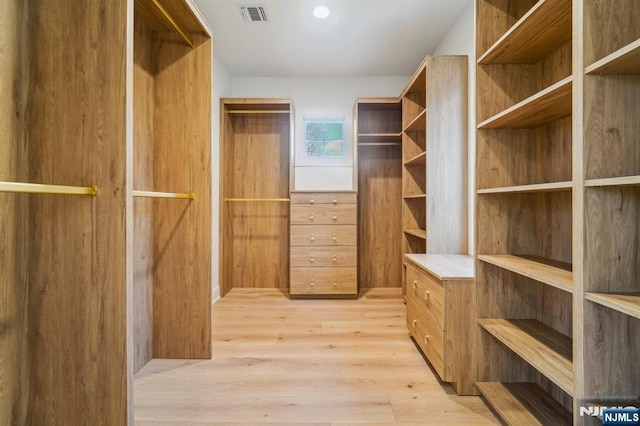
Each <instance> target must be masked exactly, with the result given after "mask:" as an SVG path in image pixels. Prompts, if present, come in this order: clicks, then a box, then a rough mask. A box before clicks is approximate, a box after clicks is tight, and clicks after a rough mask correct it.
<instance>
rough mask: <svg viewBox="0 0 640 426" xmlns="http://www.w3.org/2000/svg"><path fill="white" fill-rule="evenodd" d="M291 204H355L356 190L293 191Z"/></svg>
mask: <svg viewBox="0 0 640 426" xmlns="http://www.w3.org/2000/svg"><path fill="white" fill-rule="evenodd" d="M290 199H291V204H355V203H356V193H355V192H292V193H291V194H290Z"/></svg>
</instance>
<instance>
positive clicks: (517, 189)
mask: <svg viewBox="0 0 640 426" xmlns="http://www.w3.org/2000/svg"><path fill="white" fill-rule="evenodd" d="M572 189H573V182H571V181H566V182H551V183H537V184H533V185H518V186H504V187H501V188H485V189H479V190H478V194H508V193H522V192H563V191H571V190H572Z"/></svg>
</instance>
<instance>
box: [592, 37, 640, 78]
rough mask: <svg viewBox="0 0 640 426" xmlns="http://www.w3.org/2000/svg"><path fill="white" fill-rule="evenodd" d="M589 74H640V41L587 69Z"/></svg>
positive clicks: (622, 48) (633, 42)
mask: <svg viewBox="0 0 640 426" xmlns="http://www.w3.org/2000/svg"><path fill="white" fill-rule="evenodd" d="M585 73H587V74H639V73H640V39H637V40H635V41H632V42H631V43H629V44H627V45H625V46H623V47H621V48H620V49H618V50H616V51H615V52H613V53H610V54H609V55H607V56H605V57H604V58H602V59H600V60H599V61H596V62H594V63H593V64H591V65H589V66H588V67H586V68H585Z"/></svg>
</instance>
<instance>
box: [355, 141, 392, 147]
mask: <svg viewBox="0 0 640 426" xmlns="http://www.w3.org/2000/svg"><path fill="white" fill-rule="evenodd" d="M358 146H402V143H401V142H358Z"/></svg>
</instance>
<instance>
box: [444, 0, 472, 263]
mask: <svg viewBox="0 0 640 426" xmlns="http://www.w3.org/2000/svg"><path fill="white" fill-rule="evenodd" d="M474 28H475V12H474V4H473V3H471V4H470V5H469V6H468V7H467V8H466V9H465V10H464V11H463V12H462V14H461V15H460V17H459V18H458V20H457V21H456V22H455V23H454V24H453V26H452V27H451V29H450V30H449V32H448V33H447V35H446V36H445V37H444V38H443V39H442V41H441V42H440V45H439V46H438V47H437V48H436V50H435V52H434V55H468V56H469V110H468V111H469V112H468V113H469V125H468V132H469V136H468V154H469V155H468V161H467V170H468V187H467V189H468V194H469V199H468V205H469V224H468V226H469V253H470V254H473V253H474V251H475V187H476V179H475V178H476V174H475V170H476V162H475V158H476V157H475V154H476V132H475V129H476V95H475V93H476V67H475V41H474V40H475V34H474Z"/></svg>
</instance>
